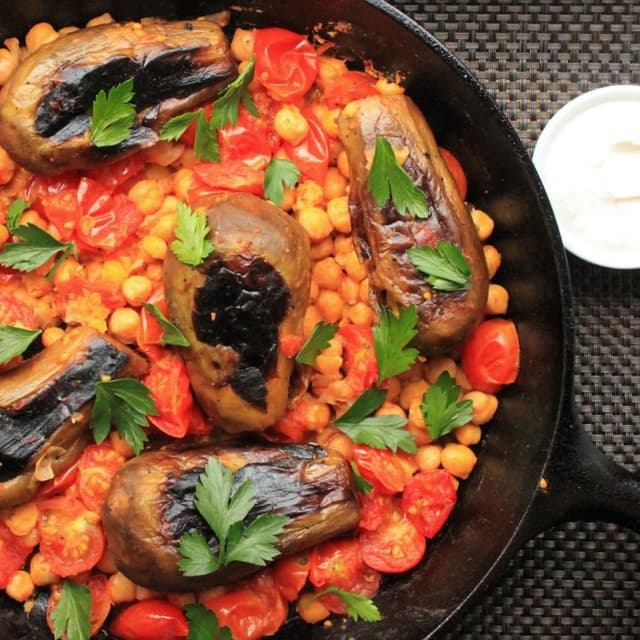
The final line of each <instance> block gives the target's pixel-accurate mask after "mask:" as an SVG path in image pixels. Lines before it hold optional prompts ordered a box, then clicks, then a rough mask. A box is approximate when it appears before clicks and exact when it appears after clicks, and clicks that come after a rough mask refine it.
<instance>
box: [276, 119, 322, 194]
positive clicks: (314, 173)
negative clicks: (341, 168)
mask: <svg viewBox="0 0 640 640" xmlns="http://www.w3.org/2000/svg"><path fill="white" fill-rule="evenodd" d="M302 115H304V117H305V118H306V120H307V122H308V123H309V133H307V135H306V137H305V139H304V140H303V141H302V142H301V143H300V144H297V145H295V146H294V145H292V144H290V143H289V142H285V143H284V144H283V145H282V148H283V150H284V151H285V153H286V154H287V156H288V157H289V158H290V159H291V160H292V161H293V162H294V163H295V165H296V166H297V167H298V169H300V173H302V175H303V176H304V177H305V178H310V179H311V180H313V181H314V182H317V183H318V184H324V180H325V178H326V177H327V171H328V170H329V140H328V138H327V134H326V133H325V131H324V129H323V128H322V125H321V124H320V121H319V120H318V118H316V116H315V115H314V114H313V111H311V109H303V110H302Z"/></svg>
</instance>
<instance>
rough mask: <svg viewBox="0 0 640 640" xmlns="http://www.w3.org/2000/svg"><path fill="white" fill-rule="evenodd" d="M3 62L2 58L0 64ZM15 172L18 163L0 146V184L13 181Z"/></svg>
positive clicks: (0, 50) (0, 51)
mask: <svg viewBox="0 0 640 640" xmlns="http://www.w3.org/2000/svg"><path fill="white" fill-rule="evenodd" d="M2 51H6V49H0V53H2ZM1 62H2V59H1V58H0V64H1ZM0 73H1V69H0ZM15 172H16V163H15V162H14V161H13V160H12V159H11V156H9V154H8V153H7V152H6V151H5V150H4V148H3V147H0V185H5V184H8V183H9V182H11V178H13V176H14V174H15Z"/></svg>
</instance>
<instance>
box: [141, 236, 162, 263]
mask: <svg viewBox="0 0 640 640" xmlns="http://www.w3.org/2000/svg"><path fill="white" fill-rule="evenodd" d="M142 249H143V251H144V252H145V253H147V254H148V255H149V256H151V257H152V258H153V259H154V260H164V257H165V256H166V255H167V243H166V242H165V241H164V240H163V239H162V238H159V237H158V236H152V235H149V236H145V237H144V238H143V239H142Z"/></svg>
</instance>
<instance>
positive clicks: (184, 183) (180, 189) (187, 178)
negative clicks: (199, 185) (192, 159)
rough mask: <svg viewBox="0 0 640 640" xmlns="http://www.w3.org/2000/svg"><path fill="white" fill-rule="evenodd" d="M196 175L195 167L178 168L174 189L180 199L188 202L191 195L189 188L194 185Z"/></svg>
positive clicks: (174, 177)
mask: <svg viewBox="0 0 640 640" xmlns="http://www.w3.org/2000/svg"><path fill="white" fill-rule="evenodd" d="M185 155H186V152H185ZM195 181H196V175H195V173H194V172H193V169H178V171H176V173H175V175H174V176H173V190H174V192H175V194H176V195H177V196H178V198H179V199H180V200H182V201H183V202H186V201H187V200H188V196H189V189H191V188H192V187H193V185H194V184H195Z"/></svg>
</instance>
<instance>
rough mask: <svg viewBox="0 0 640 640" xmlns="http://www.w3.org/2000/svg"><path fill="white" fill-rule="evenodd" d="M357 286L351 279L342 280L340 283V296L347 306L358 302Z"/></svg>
mask: <svg viewBox="0 0 640 640" xmlns="http://www.w3.org/2000/svg"><path fill="white" fill-rule="evenodd" d="M358 291H359V286H358V283H357V282H354V281H353V280H352V279H351V278H343V279H342V282H341V283H340V295H341V296H342V299H343V300H344V301H345V302H346V303H347V304H355V303H356V302H358Z"/></svg>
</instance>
